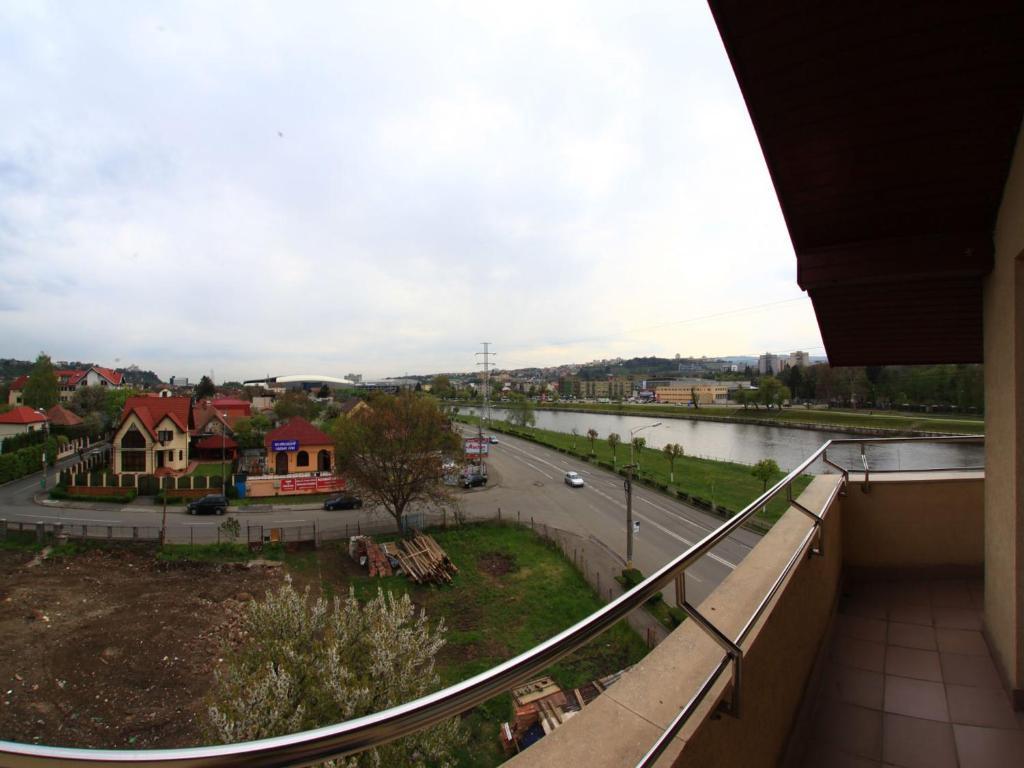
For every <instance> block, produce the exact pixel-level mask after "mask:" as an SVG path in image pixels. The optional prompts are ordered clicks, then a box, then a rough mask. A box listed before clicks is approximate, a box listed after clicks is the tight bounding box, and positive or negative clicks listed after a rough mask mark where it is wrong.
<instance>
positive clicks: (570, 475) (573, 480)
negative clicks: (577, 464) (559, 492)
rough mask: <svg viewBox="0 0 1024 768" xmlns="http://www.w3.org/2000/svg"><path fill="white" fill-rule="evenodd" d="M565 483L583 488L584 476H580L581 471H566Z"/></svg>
mask: <svg viewBox="0 0 1024 768" xmlns="http://www.w3.org/2000/svg"><path fill="white" fill-rule="evenodd" d="M565 484H566V485H568V486H570V487H572V488H582V487H583V478H582V477H580V473H579V472H566V473H565Z"/></svg>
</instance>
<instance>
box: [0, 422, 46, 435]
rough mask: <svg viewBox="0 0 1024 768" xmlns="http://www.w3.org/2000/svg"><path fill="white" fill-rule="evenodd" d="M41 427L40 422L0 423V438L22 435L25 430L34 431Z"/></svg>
mask: <svg viewBox="0 0 1024 768" xmlns="http://www.w3.org/2000/svg"><path fill="white" fill-rule="evenodd" d="M42 428H43V423H42V422H39V423H38V424H0V438H2V437H11V436H12V435H23V434H25V433H26V432H36V431H37V430H40V429H42Z"/></svg>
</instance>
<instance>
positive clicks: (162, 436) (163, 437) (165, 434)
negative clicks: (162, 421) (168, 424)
mask: <svg viewBox="0 0 1024 768" xmlns="http://www.w3.org/2000/svg"><path fill="white" fill-rule="evenodd" d="M157 437H158V438H159V440H160V442H161V443H169V442H171V440H173V439H174V433H173V432H172V431H171V430H169V429H161V430H160V431H159V432H158V433H157Z"/></svg>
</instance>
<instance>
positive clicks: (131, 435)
mask: <svg viewBox="0 0 1024 768" xmlns="http://www.w3.org/2000/svg"><path fill="white" fill-rule="evenodd" d="M145 447H146V438H145V437H143V435H142V433H141V432H139V428H138V427H136V426H135V425H134V424H133V425H132V426H130V427H129V428H128V431H127V432H125V433H124V437H122V438H121V448H122V449H129V450H135V449H139V448H145Z"/></svg>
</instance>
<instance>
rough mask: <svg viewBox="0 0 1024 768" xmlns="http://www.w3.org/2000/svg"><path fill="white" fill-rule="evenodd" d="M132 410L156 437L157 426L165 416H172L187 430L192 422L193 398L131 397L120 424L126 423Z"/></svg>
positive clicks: (180, 427)
mask: <svg viewBox="0 0 1024 768" xmlns="http://www.w3.org/2000/svg"><path fill="white" fill-rule="evenodd" d="M132 412H134V413H135V415H136V416H138V417H139V420H140V421H141V422H142V423H143V425H144V426H145V427H146V429H147V430H148V431H149V434H150V435H151V436H153V437H156V427H157V425H158V424H159V423H160V422H161V421H163V419H164V417H167V418H170V420H171V421H173V422H174V424H175V426H177V427H178V429H180V430H181V431H182V432H187V431H188V430H189V426H190V424H191V423H192V400H191V399H189V398H187V397H147V396H146V395H139V396H137V397H129V398H128V399H127V400H126V401H125V403H124V410H122V411H121V419H120V420H119V422H118V424H119V425H120V424H124V420H125V419H127V418H128V416H129V414H131V413H132Z"/></svg>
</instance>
